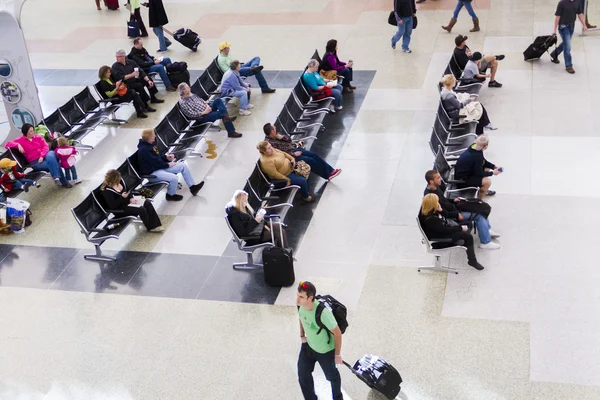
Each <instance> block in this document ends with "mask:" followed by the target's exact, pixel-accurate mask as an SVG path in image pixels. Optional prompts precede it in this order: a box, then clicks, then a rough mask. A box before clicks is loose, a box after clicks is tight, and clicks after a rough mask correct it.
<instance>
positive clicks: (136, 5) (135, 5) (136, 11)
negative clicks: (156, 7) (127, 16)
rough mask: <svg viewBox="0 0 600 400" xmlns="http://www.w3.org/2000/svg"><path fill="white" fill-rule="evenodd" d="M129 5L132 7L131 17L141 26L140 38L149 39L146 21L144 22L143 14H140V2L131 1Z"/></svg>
mask: <svg viewBox="0 0 600 400" xmlns="http://www.w3.org/2000/svg"><path fill="white" fill-rule="evenodd" d="M129 5H130V6H131V17H132V18H133V19H135V20H136V21H137V22H138V24H140V32H141V35H140V36H141V37H148V31H147V30H146V25H144V21H142V14H141V13H140V7H141V3H140V0H129Z"/></svg>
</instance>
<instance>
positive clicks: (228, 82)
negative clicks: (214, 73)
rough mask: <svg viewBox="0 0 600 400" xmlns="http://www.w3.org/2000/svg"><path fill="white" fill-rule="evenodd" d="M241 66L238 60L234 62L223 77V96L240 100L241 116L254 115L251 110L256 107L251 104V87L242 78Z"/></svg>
mask: <svg viewBox="0 0 600 400" xmlns="http://www.w3.org/2000/svg"><path fill="white" fill-rule="evenodd" d="M240 68H241V64H240V62H239V61H238V60H233V61H232V62H231V65H230V67H229V70H228V71H227V72H225V74H224V75H223V79H222V80H221V96H232V97H237V98H239V99H240V115H250V114H252V113H251V112H250V111H248V110H249V109H250V110H251V109H253V108H254V105H253V104H250V85H249V84H247V83H246V82H244V81H243V80H242V78H241V76H240Z"/></svg>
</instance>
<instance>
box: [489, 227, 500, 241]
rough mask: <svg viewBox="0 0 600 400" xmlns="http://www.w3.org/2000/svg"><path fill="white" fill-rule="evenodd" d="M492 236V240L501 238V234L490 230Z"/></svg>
mask: <svg viewBox="0 0 600 400" xmlns="http://www.w3.org/2000/svg"><path fill="white" fill-rule="evenodd" d="M490 236H491V237H492V239H498V238H499V237H500V234H499V233H496V232H494V231H493V230H491V229H490Z"/></svg>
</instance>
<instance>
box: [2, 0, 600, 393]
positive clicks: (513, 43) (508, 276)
mask: <svg viewBox="0 0 600 400" xmlns="http://www.w3.org/2000/svg"><path fill="white" fill-rule="evenodd" d="M557 2H558V1H557V0H474V1H473V3H472V4H473V7H474V9H475V11H476V13H477V15H478V17H479V20H480V26H481V30H480V31H479V32H469V30H470V29H471V28H472V27H473V24H472V22H471V19H470V17H469V15H468V14H467V12H466V11H465V10H463V11H462V12H461V14H460V17H459V18H458V22H457V24H456V25H455V26H454V28H453V30H452V33H448V32H446V31H444V30H443V29H441V25H445V24H446V23H448V20H449V19H450V17H451V16H452V11H453V10H454V8H455V6H456V1H455V0H427V1H425V2H423V3H419V4H418V6H417V7H418V8H417V9H418V12H417V16H418V27H417V29H415V30H414V31H413V34H412V41H411V44H410V49H411V50H412V52H411V53H405V52H403V51H402V49H401V48H400V44H398V47H397V48H396V49H395V50H394V49H392V48H391V46H390V39H391V37H392V35H393V34H394V32H395V31H396V28H395V27H393V26H390V25H388V24H387V18H388V15H389V12H390V10H391V9H392V7H393V1H392V0H300V1H298V0H246V1H240V0H164V5H165V8H166V11H167V14H168V17H169V21H170V22H169V24H168V25H167V28H169V30H176V29H178V28H180V27H186V28H191V29H193V30H194V31H195V32H197V33H198V34H199V35H200V36H201V38H202V43H201V44H200V46H199V49H198V52H196V53H192V52H191V51H190V50H188V49H187V48H185V47H183V46H182V45H180V44H179V43H177V42H174V43H173V45H172V46H171V47H170V48H169V51H168V52H167V53H164V54H163V55H164V56H165V57H170V58H171V59H172V60H173V61H186V62H187V64H188V68H189V70H190V72H191V78H192V81H194V80H195V79H196V78H197V77H198V76H199V75H200V73H201V71H202V70H204V69H205V68H206V67H207V66H208V65H209V64H210V63H211V61H212V60H213V59H214V58H215V57H216V56H217V54H218V52H219V48H218V47H219V43H220V42H223V41H227V42H229V43H231V54H232V56H233V58H234V59H236V58H237V59H240V60H241V61H247V60H249V59H251V58H252V57H254V56H259V57H260V58H261V64H262V65H263V66H264V71H263V73H264V75H265V77H266V79H267V81H268V83H269V85H270V86H271V87H272V88H274V89H276V92H275V93H272V94H263V93H261V91H260V90H259V89H258V86H257V85H253V86H254V89H253V92H252V103H253V104H254V105H255V106H256V107H255V108H254V109H253V110H252V115H249V116H238V117H237V120H236V121H235V122H234V123H235V125H236V130H237V131H239V132H242V133H243V137H242V138H239V139H235V138H233V139H232V138H228V137H227V134H226V133H225V131H224V130H222V131H220V132H219V131H216V130H211V131H210V132H209V134H208V135H207V136H206V138H205V140H204V141H202V142H201V143H200V145H199V147H198V148H197V150H198V153H201V154H202V156H200V155H195V156H190V157H188V159H187V161H186V162H187V164H188V165H189V167H190V169H191V171H192V173H193V175H194V177H195V178H196V180H197V181H200V180H204V181H205V185H204V187H203V188H202V190H201V191H200V193H199V194H198V196H191V195H190V194H189V191H187V190H185V189H183V190H181V191H180V193H181V194H182V195H183V196H184V199H183V200H182V201H179V202H167V201H166V200H165V196H164V194H163V193H161V194H159V195H158V196H157V198H156V200H155V202H154V205H155V208H156V210H157V212H158V214H159V215H160V218H161V220H162V222H163V225H164V226H165V228H166V230H165V232H164V233H161V234H156V233H149V232H146V231H145V230H144V229H143V226H141V225H140V224H132V226H130V227H128V228H127V230H126V231H125V232H124V233H123V234H122V235H121V237H120V238H119V240H109V241H107V242H106V243H105V245H104V246H103V249H104V250H105V252H106V253H107V254H111V255H115V256H116V257H117V261H116V262H114V263H102V262H94V261H90V260H85V259H84V258H83V255H84V254H90V253H93V251H94V250H93V246H92V245H91V244H89V243H88V242H87V241H86V240H85V238H84V236H83V235H82V234H81V232H80V230H79V227H78V225H77V223H76V221H75V219H74V218H73V215H72V214H71V208H72V207H74V206H75V205H77V204H78V203H79V202H81V201H82V200H83V199H84V198H85V196H87V195H88V194H89V192H90V191H91V190H92V189H94V188H95V187H97V186H98V185H99V184H100V183H101V182H102V180H103V178H104V173H105V172H106V171H107V170H108V169H110V168H116V167H117V166H118V165H120V164H121V162H122V161H123V160H124V159H125V158H126V157H127V156H129V155H130V154H131V153H132V152H133V151H134V150H135V148H136V146H137V143H138V139H139V137H140V133H141V131H142V130H143V129H145V128H152V127H154V126H156V125H157V124H158V122H159V121H160V120H161V119H162V118H163V117H164V116H165V114H166V113H167V112H168V111H169V110H170V109H171V107H172V106H173V105H174V104H175V103H176V101H177V100H178V95H177V92H174V93H172V92H166V91H165V88H164V87H160V86H159V96H160V97H162V98H164V99H165V100H166V101H165V103H164V104H157V105H156V108H157V110H158V111H157V112H155V113H151V114H149V118H147V119H138V118H136V117H135V113H133V109H132V107H121V109H119V111H118V114H119V116H120V117H121V118H125V119H127V118H130V119H129V121H128V122H127V123H126V124H124V125H120V126H114V125H101V126H99V127H98V128H97V129H96V130H95V131H94V132H93V133H92V134H90V135H88V136H86V137H85V139H84V140H83V143H84V144H88V145H91V146H93V149H82V150H81V151H80V152H81V160H80V162H79V163H78V164H77V168H78V175H79V178H80V179H81V180H82V183H81V184H79V185H75V186H74V187H73V188H72V189H66V188H62V187H58V186H55V185H54V184H53V183H52V181H51V180H50V179H49V178H43V179H42V180H41V181H40V183H41V185H42V186H41V188H39V189H36V188H31V189H30V191H29V193H25V194H23V196H21V197H20V198H22V199H25V200H27V201H29V202H30V203H31V210H32V212H33V224H32V225H31V226H30V227H28V228H26V230H25V232H24V233H21V234H13V235H10V236H0V260H1V261H0V399H2V400H13V399H14V400H17V399H18V400H42V399H43V400H62V399H69V400H71V399H77V400H79V399H85V400H96V399H98V400H129V399H140V400H166V399H169V400H192V399H194V400H231V399H261V400H284V399H285V400H300V399H302V398H303V397H302V393H301V391H300V387H299V384H298V376H297V366H296V363H297V359H298V352H299V350H300V337H299V328H298V314H297V308H296V285H292V286H290V287H284V288H281V289H280V288H276V287H270V286H267V285H266V284H265V282H264V280H263V276H262V272H261V271H254V272H253V271H236V270H233V269H232V264H233V263H234V262H239V261H244V260H245V254H244V253H242V252H241V251H239V249H238V248H237V245H236V244H235V243H234V242H232V235H231V232H230V230H229V229H228V227H227V225H226V224H225V221H224V215H225V211H224V207H225V204H226V203H227V202H228V201H229V200H230V199H231V196H232V194H233V192H234V191H235V190H236V189H242V188H243V187H244V184H245V182H246V179H247V178H248V176H249V175H250V173H251V172H252V170H253V168H254V166H255V163H256V161H257V159H258V152H257V150H256V145H257V143H258V142H259V141H260V140H262V139H263V138H264V133H263V130H262V127H263V125H264V124H265V123H267V122H271V123H273V122H274V121H275V118H276V117H277V115H278V114H279V112H280V111H281V109H282V107H283V105H284V103H285V101H286V99H287V98H288V96H289V95H290V92H291V90H292V89H293V87H294V85H295V84H296V82H297V81H298V78H299V77H300V75H301V74H302V71H303V70H304V68H305V67H306V65H307V62H308V61H309V60H310V58H311V56H312V54H313V53H314V51H315V49H317V50H318V51H319V53H320V54H321V55H323V53H324V52H325V45H326V43H327V41H328V40H329V39H337V41H338V46H339V49H338V55H339V57H340V59H341V60H342V61H347V60H349V59H352V60H353V61H354V81H353V85H355V86H356V87H357V89H356V90H354V92H353V93H344V95H343V102H342V104H343V107H344V108H343V110H340V111H338V112H336V113H335V114H331V115H328V116H327V117H326V119H325V122H324V124H325V128H326V129H325V131H324V132H321V133H319V137H318V139H317V140H316V141H315V143H314V145H313V147H312V150H313V151H315V152H317V153H318V154H320V155H321V156H322V157H323V158H325V159H326V160H327V161H328V162H329V163H330V164H331V165H332V166H334V167H336V168H342V169H343V173H342V174H341V175H340V176H339V177H337V178H336V179H335V180H332V181H330V182H327V181H325V180H323V179H320V178H318V179H317V178H311V180H310V181H309V182H310V186H311V191H312V192H314V193H315V194H316V197H317V200H316V201H315V202H313V203H304V202H302V201H301V200H300V199H299V198H298V199H296V201H295V202H294V207H293V209H292V210H291V211H290V212H289V214H288V217H287V218H286V224H287V225H288V228H287V231H288V235H289V240H290V243H291V244H292V246H293V247H294V256H295V257H296V262H295V274H296V282H299V281H311V282H313V283H314V284H315V285H316V287H317V290H318V292H320V293H329V294H331V295H333V296H334V297H335V298H337V299H338V300H340V301H341V302H343V303H344V304H345V305H346V306H347V307H348V312H349V315H348V320H349V323H350V326H349V328H348V330H347V331H346V332H345V334H344V335H343V347H342V356H343V357H344V359H345V360H346V361H348V362H353V361H354V360H356V359H358V358H360V357H362V356H363V355H364V354H375V355H377V356H380V357H382V358H384V359H386V360H388V361H389V362H390V363H391V364H392V365H394V366H395V367H396V368H397V369H398V371H399V372H400V374H401V375H402V378H403V380H404V383H403V384H402V393H401V394H400V396H399V398H402V399H410V400H504V399H505V400H553V399H556V400H558V399H561V400H562V399H569V400H597V399H600V335H599V333H598V332H599V330H600V295H599V294H598V293H599V292H598V282H599V281H600V269H599V268H598V262H597V260H596V255H597V254H596V250H594V249H595V242H596V240H597V239H598V236H597V229H596V226H599V225H600V214H599V213H598V212H597V210H598V209H599V208H600V186H598V185H597V184H596V171H595V165H597V160H598V159H599V158H600V103H599V102H598V98H597V93H598V91H599V90H600V33H599V32H592V31H590V32H588V33H587V34H586V35H585V36H581V24H580V23H579V22H577V25H576V30H575V34H574V36H573V41H572V55H573V66H574V68H575V70H576V73H575V74H568V73H567V72H565V65H564V59H563V58H562V56H561V57H560V62H561V63H560V64H559V65H556V64H553V63H551V62H550V57H549V56H548V55H547V54H546V55H544V56H543V57H542V58H541V59H540V60H537V61H534V62H525V61H524V60H523V54H522V53H523V51H524V50H525V49H526V48H527V46H528V45H529V44H531V43H532V42H533V39H534V38H535V37H536V36H539V35H547V34H551V33H552V24H553V21H554V12H555V10H556V4H557ZM121 3H123V2H121ZM592 3H593V4H592ZM142 17H143V19H144V21H145V22H146V25H147V24H148V14H147V10H146V8H145V7H142ZM589 18H590V22H592V23H598V24H600V4H596V0H591V1H590V11H589ZM128 19H129V13H128V11H127V10H126V9H125V7H123V4H121V7H120V9H119V10H117V11H110V10H107V9H106V8H105V7H104V6H102V10H101V11H97V10H96V5H95V3H94V1H92V0H62V1H60V2H57V1H49V0H28V1H27V2H26V3H25V6H24V9H23V17H22V26H23V30H24V32H25V36H26V41H27V46H28V51H29V54H30V59H31V63H32V66H33V68H34V72H35V80H36V84H37V86H38V90H39V96H40V99H41V103H42V107H43V110H44V115H47V114H49V113H51V112H52V111H54V110H55V109H56V108H57V107H59V106H60V105H62V104H64V103H65V102H66V101H67V100H68V99H69V98H71V97H72V96H74V95H75V94H76V93H78V92H80V91H81V90H82V89H83V88H84V87H85V86H86V85H93V84H94V83H95V82H96V81H97V71H98V68H99V67H100V66H102V65H104V64H107V65H111V64H112V63H113V62H114V55H115V51H116V50H118V49H125V50H126V51H127V52H129V50H130V48H131V46H132V41H131V40H130V39H128V38H127V35H126V23H125V22H126V20H128ZM149 33H150V36H149V37H148V38H145V42H144V46H145V47H146V48H147V49H148V51H149V52H150V54H152V55H156V54H157V53H156V50H157V49H158V41H157V39H156V36H154V34H153V33H152V30H150V29H149ZM458 34H463V35H467V36H468V45H469V47H470V48H471V49H472V50H473V51H480V52H482V53H484V54H486V55H492V54H493V55H500V54H503V55H505V56H506V58H505V59H504V60H502V61H501V62H500V66H499V69H498V73H497V80H498V81H499V82H501V83H502V84H503V87H501V88H490V87H488V86H487V84H486V85H484V86H483V87H482V89H481V91H480V93H479V96H480V101H481V102H482V103H483V104H485V107H486V109H487V110H488V113H489V116H490V119H491V121H492V123H493V125H494V126H495V127H497V128H498V129H497V130H493V131H486V133H487V135H488V136H489V148H488V149H487V150H486V152H485V155H486V158H487V159H488V160H490V161H492V162H494V163H496V165H501V166H502V167H503V168H504V173H502V174H501V175H498V176H495V177H493V187H492V189H494V190H496V192H497V194H496V195H495V196H493V197H486V198H485V201H487V202H488V203H489V204H490V205H491V206H492V209H493V212H492V214H491V215H490V221H491V223H492V225H493V228H494V231H496V232H498V233H500V234H501V237H500V238H499V239H498V240H497V242H498V243H499V244H501V246H502V248H501V249H498V250H483V249H480V248H478V247H477V246H476V249H475V250H476V253H477V257H478V259H479V261H480V263H481V264H483V265H484V266H485V269H484V270H483V271H478V270H475V269H473V268H471V267H469V266H468V265H467V264H466V256H465V254H464V252H460V251H459V252H453V253H452V255H451V257H450V259H449V260H445V262H449V264H450V265H451V266H452V267H455V268H457V269H458V271H459V274H458V275H455V274H445V273H438V272H427V271H422V272H418V271H417V269H418V267H422V266H428V265H431V264H432V263H433V256H432V255H431V254H429V253H428V252H427V249H426V247H425V245H424V244H423V243H422V235H421V233H420V231H419V229H418V226H417V222H416V216H417V213H418V211H419V207H420V205H421V199H422V197H423V190H424V188H425V185H426V182H425V179H424V175H425V172H426V171H427V170H429V169H431V168H432V166H433V161H434V155H433V153H432V150H431V148H430V145H429V139H430V136H431V132H432V126H433V124H434V121H435V118H436V111H437V109H438V105H439V88H438V82H439V80H440V78H441V77H442V75H443V73H444V69H445V68H446V66H447V65H448V62H449V60H450V58H451V55H452V51H453V49H454V47H455V44H454V40H455V39H454V38H455V36H456V35H458ZM0 40H1V39H0ZM559 42H560V38H559ZM249 79H250V80H249V81H250V82H253V83H254V82H255V81H253V78H249ZM228 107H231V115H237V107H236V106H235V105H231V106H228ZM132 113H133V114H132ZM6 119H7V118H6V115H5V114H4V110H2V111H0V132H5V131H6V129H7V128H8V124H7V123H2V122H5V121H6ZM184 187H185V185H184ZM594 232H596V233H594ZM478 242H479V239H478V238H477V237H475V243H476V244H477V243H478ZM340 373H341V376H342V390H343V393H344V399H347V400H350V399H352V400H362V399H368V400H377V399H383V397H381V396H380V395H378V394H377V393H376V392H374V391H372V390H370V389H369V388H368V387H367V386H366V385H365V384H364V383H363V382H361V381H359V380H358V379H357V378H356V377H355V376H353V375H352V374H351V372H350V371H349V370H348V369H346V368H344V367H343V366H342V367H340ZM315 384H316V391H317V394H318V396H319V399H321V400H324V399H331V391H330V387H329V383H328V382H327V380H325V377H324V375H323V373H322V372H321V370H320V368H319V367H317V368H316V370H315Z"/></svg>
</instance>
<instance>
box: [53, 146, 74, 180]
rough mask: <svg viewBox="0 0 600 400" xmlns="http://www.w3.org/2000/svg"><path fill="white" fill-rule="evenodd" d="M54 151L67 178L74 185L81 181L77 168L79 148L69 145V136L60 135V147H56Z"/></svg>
mask: <svg viewBox="0 0 600 400" xmlns="http://www.w3.org/2000/svg"><path fill="white" fill-rule="evenodd" d="M54 152H55V153H56V158H58V162H59V164H60V166H61V167H62V168H63V169H64V170H65V178H67V180H68V181H70V182H71V184H73V185H76V184H78V183H81V179H79V178H77V170H76V169H75V163H76V162H77V158H76V157H75V155H76V154H77V153H78V151H77V149H76V148H75V147H73V146H70V145H69V141H68V140H67V138H65V137H59V138H58V147H56V149H55V150H54ZM71 175H72V176H73V180H71Z"/></svg>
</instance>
